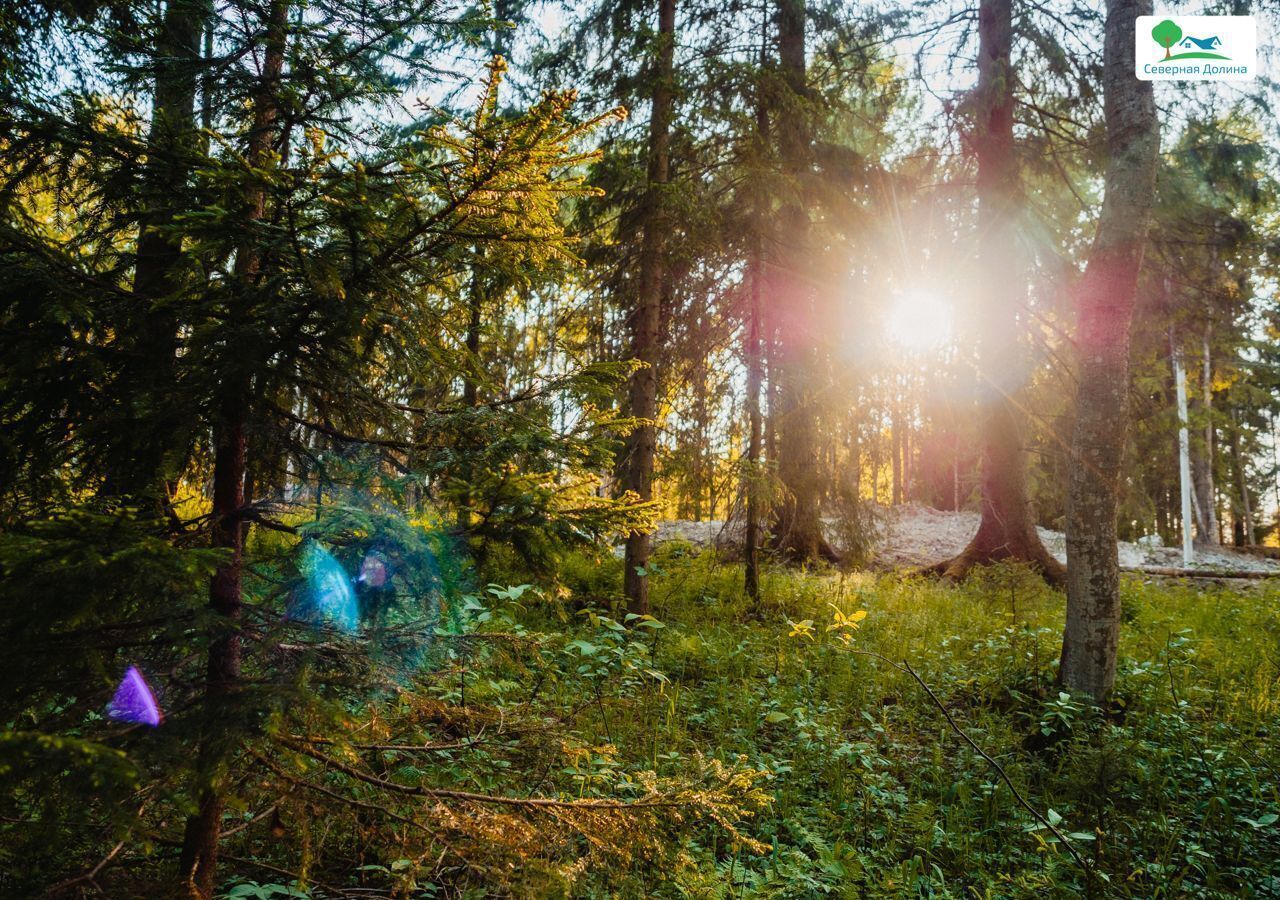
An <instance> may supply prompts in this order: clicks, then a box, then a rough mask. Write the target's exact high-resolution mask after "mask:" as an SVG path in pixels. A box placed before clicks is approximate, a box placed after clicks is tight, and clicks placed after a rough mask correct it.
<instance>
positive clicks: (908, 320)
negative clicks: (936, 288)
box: [885, 291, 952, 353]
mask: <svg viewBox="0 0 1280 900" xmlns="http://www.w3.org/2000/svg"><path fill="white" fill-rule="evenodd" d="M951 312H952V310H951V303H950V302H949V301H948V300H947V299H946V298H945V297H942V296H940V295H938V294H933V293H928V292H926V291H910V292H908V293H905V294H902V295H900V296H897V297H895V298H894V299H893V301H892V305H891V306H890V307H889V309H888V314H887V316H886V318H885V334H886V336H887V337H888V338H889V341H890V343H892V344H893V345H894V346H895V347H897V348H898V349H900V350H906V351H908V352H911V353H927V352H929V351H933V350H939V349H941V348H942V347H943V346H944V345H945V344H946V343H947V342H948V341H950V340H951Z"/></svg>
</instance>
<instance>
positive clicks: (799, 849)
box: [467, 512, 1280, 900]
mask: <svg viewBox="0 0 1280 900" xmlns="http://www.w3.org/2000/svg"><path fill="white" fill-rule="evenodd" d="M923 518H925V514H922V513H920V512H914V513H913V515H912V516H911V517H910V519H912V520H920V519H923ZM964 521H965V520H964V518H963V517H957V521H956V523H955V532H954V535H953V538H948V537H939V536H936V535H935V536H934V537H933V538H932V540H934V541H936V543H933V544H928V545H924V544H921V545H919V546H918V547H917V552H919V553H922V554H929V553H933V552H935V551H943V550H945V549H947V548H948V547H949V546H952V545H950V544H947V543H946V541H947V540H949V539H954V540H955V541H956V542H959V541H962V540H963V539H964V538H965V537H966V536H967V535H966V534H965V530H964V529H963V528H962V526H963V524H964ZM701 528H702V531H703V533H704V534H705V533H706V532H708V531H709V530H710V528H709V526H706V525H705V524H704V525H703V526H701ZM668 530H670V529H668ZM908 530H910V529H908ZM940 531H941V529H940ZM947 534H948V535H952V534H953V533H952V532H950V531H948V532H947ZM693 536H696V534H695V535H693ZM689 538H690V535H688V534H685V536H684V539H685V540H686V541H688V540H689ZM689 550H690V547H689V544H688V543H682V542H681V541H679V540H668V541H667V542H666V543H664V544H663V545H662V546H660V547H659V548H658V551H657V553H656V554H655V556H654V558H653V560H652V563H651V571H652V572H653V573H654V581H653V585H652V601H653V614H654V616H656V617H657V619H656V621H652V622H648V623H647V624H648V625H650V626H652V628H646V627H639V628H634V629H623V628H622V626H621V625H620V624H619V621H620V620H621V619H622V617H623V615H624V613H625V608H624V607H623V606H622V602H621V600H620V592H621V580H622V579H621V567H622V562H621V560H618V559H616V558H613V557H612V556H611V555H602V556H595V555H591V554H585V555H576V554H575V555H570V556H569V557H567V558H566V559H564V560H563V561H562V565H561V567H560V571H559V574H560V576H561V582H562V585H563V591H562V593H561V595H560V596H562V597H563V598H564V599H563V600H562V601H556V602H555V603H550V604H540V603H538V602H536V601H529V600H528V598H526V600H525V602H523V603H522V604H521V605H520V608H519V609H514V608H512V610H511V612H510V613H508V612H507V611H506V610H507V607H508V606H510V604H507V606H504V605H503V603H502V602H500V600H499V596H498V594H494V596H493V603H492V605H491V609H490V612H491V613H492V615H493V621H494V622H499V621H501V620H502V618H503V617H504V616H507V615H511V616H513V617H514V619H515V620H516V621H518V622H520V623H521V627H522V628H523V629H526V631H525V633H526V634H529V635H533V634H544V635H547V637H546V638H545V639H544V640H545V641H546V643H545V644H544V645H543V649H542V651H541V654H542V655H541V660H542V663H541V665H543V666H545V665H547V664H552V665H553V668H554V671H553V672H552V673H550V674H549V675H548V677H547V679H546V680H545V681H543V680H542V679H541V678H540V677H539V678H538V679H531V678H530V676H529V673H528V671H526V670H521V669H517V668H507V667H506V666H503V665H501V664H499V660H500V658H499V657H498V656H494V657H491V664H496V669H495V670H494V671H476V672H475V673H474V674H473V676H472V678H471V681H470V684H471V687H470V688H469V693H468V696H469V697H473V698H474V699H475V701H476V702H489V703H501V702H503V701H504V699H505V700H506V702H508V703H510V702H511V700H514V699H517V698H521V697H524V696H525V695H526V694H527V689H524V688H522V687H521V685H523V684H527V683H529V682H530V681H531V680H533V681H535V682H536V683H537V684H540V685H543V687H542V688H541V689H540V691H539V701H538V702H539V703H543V704H549V706H548V707H547V709H548V710H561V709H570V710H572V711H573V718H572V723H573V729H574V733H573V740H575V741H576V742H577V744H576V745H575V746H581V747H590V748H595V749H594V751H593V752H592V753H590V754H585V755H584V757H583V758H584V760H589V762H578V763H575V765H573V766H571V767H568V768H565V769H564V770H563V771H564V772H565V773H568V774H567V775H566V776H565V777H569V776H572V777H573V778H575V779H580V780H581V779H588V781H584V782H583V783H585V784H589V785H590V787H591V788H592V789H593V790H598V791H600V792H601V793H600V795H601V796H605V795H607V792H608V791H610V790H618V789H620V788H621V787H625V785H626V784H628V783H630V782H629V781H628V779H634V778H637V777H638V776H636V775H635V774H634V773H635V772H636V771H639V770H643V769H649V768H652V769H655V770H656V771H657V773H658V775H659V776H661V777H680V776H681V773H687V772H689V771H691V770H693V769H695V768H696V766H697V765H699V764H701V763H700V761H701V760H703V759H704V758H705V756H706V755H708V754H709V755H711V756H712V757H714V758H716V759H718V760H720V761H721V762H722V763H723V764H725V765H742V766H745V767H746V768H747V769H749V770H754V771H758V772H761V773H766V774H765V775H764V776H763V780H761V781H760V782H759V783H758V786H759V787H761V788H762V789H763V790H764V791H765V792H766V794H767V803H766V805H765V806H764V807H763V808H760V809H758V810H756V811H755V813H754V814H753V815H747V816H743V817H741V818H734V821H735V822H736V824H737V825H738V827H739V828H741V829H742V831H743V833H744V834H745V835H746V836H747V837H749V838H750V839H751V840H753V841H756V842H758V843H757V844H756V845H755V849H754V850H753V849H750V848H749V847H748V846H746V845H745V844H744V842H743V841H741V840H738V839H735V838H734V837H733V836H730V835H725V834H723V833H718V832H716V830H715V829H714V828H712V829H707V828H705V827H701V826H697V825H694V824H692V822H690V823H688V824H686V826H684V827H683V828H682V829H681V832H680V836H679V837H676V836H674V835H670V836H668V837H665V838H663V840H662V848H663V849H662V852H666V853H669V856H668V857H667V858H665V859H658V860H655V859H652V858H651V859H648V860H646V861H640V860H633V861H632V867H631V868H629V869H628V868H626V867H625V866H623V865H622V864H618V865H617V866H615V865H612V864H603V863H596V864H593V865H591V866H590V867H589V868H588V869H587V870H586V872H585V874H584V876H583V878H582V879H581V880H580V881H578V882H577V883H576V884H575V885H574V887H573V889H572V890H571V891H570V890H566V892H565V893H566V895H572V896H583V897H605V896H609V897H640V896H654V897H686V898H707V900H711V898H717V900H719V898H729V897H739V898H811V897H821V896H831V897H864V898H895V900H897V898H905V897H917V898H918V897H939V898H943V897H945V898H952V897H954V898H957V900H958V898H961V897H989V898H1032V897H1034V898H1044V897H1064V898H1065V897H1079V896H1085V895H1088V894H1092V895H1093V896H1097V897H1124V898H1151V897H1200V898H1226V897H1240V896H1250V897H1270V898H1280V867H1278V865H1280V793H1278V791H1280V781H1277V779H1276V771H1277V767H1280V756H1278V755H1277V754H1278V753H1280V744H1278V743H1277V742H1276V741H1275V740H1274V735H1275V734H1277V733H1280V730H1278V729H1280V719H1278V718H1277V716H1278V715H1280V693H1278V691H1280V674H1278V673H1280V670H1278V669H1277V666H1280V659H1277V657H1276V655H1275V651H1276V647H1277V643H1276V640H1277V636H1280V603H1278V602H1277V601H1278V600H1280V585H1278V584H1277V582H1276V581H1274V580H1271V579H1267V580H1263V581H1255V582H1238V583H1235V584H1231V585H1222V584H1204V583H1200V582H1193V581H1191V580H1164V579H1159V580H1157V579H1143V578H1139V577H1132V576H1129V577H1126V578H1125V579H1124V580H1123V587H1122V603H1123V609H1124V626H1123V629H1122V634H1121V646H1120V666H1119V681H1118V684H1117V689H1116V694H1115V698H1114V702H1113V704H1112V705H1111V707H1110V708H1109V709H1108V711H1107V712H1106V713H1102V712H1100V711H1098V710H1093V709H1091V708H1088V707H1087V706H1085V705H1082V704H1081V703H1079V702H1078V701H1076V700H1075V699H1073V698H1071V697H1070V696H1068V695H1066V694H1062V693H1060V692H1059V691H1058V689H1057V687H1056V683H1055V675H1056V665H1057V659H1058V654H1059V651H1060V648H1061V638H1062V619H1063V601H1062V595H1061V593H1060V592H1057V591H1054V590H1051V589H1049V588H1048V587H1046V586H1045V584H1044V583H1043V581H1041V580H1040V579H1039V578H1037V577H1036V576H1035V575H1034V574H1033V573H1031V572H1029V571H1027V570H1025V569H1022V568H1020V567H1009V566H996V567H992V568H990V569H984V570H982V571H980V572H977V573H975V574H974V575H973V576H972V577H971V578H969V579H968V580H967V581H965V582H964V583H962V584H959V585H949V584H944V583H940V582H934V581H927V580H921V579H918V578H912V577H905V578H904V577H902V576H900V575H898V574H892V573H875V572H854V573H841V572H838V571H837V570H833V569H827V568H825V567H818V568H816V569H814V570H812V571H807V572H799V571H796V570H794V569H786V568H782V567H769V568H767V569H766V571H765V573H764V578H763V581H762V586H761V587H762V597H763V600H762V604H761V605H760V606H759V607H757V608H754V609H753V608H752V606H751V604H750V602H749V601H748V600H747V599H746V598H745V597H744V596H743V593H742V587H741V585H742V568H741V566H740V565H738V564H734V563H726V562H725V561H724V557H723V556H722V555H721V554H718V553H691V552H689ZM898 552H902V548H901V547H899V548H898ZM902 559H904V561H905V560H906V559H907V558H906V557H902ZM914 559H915V558H912V561H914ZM494 574H498V573H494ZM511 575H512V577H519V574H518V573H515V572H513V573H511ZM499 577H501V575H499ZM491 593H492V592H491ZM560 602H563V603H564V604H565V607H564V608H563V609H560V610H558V608H557V603H560ZM605 610H609V611H610V612H609V615H612V616H613V617H614V618H612V619H610V618H607V617H606V614H605V612H604V611H605ZM566 629H567V633H563V634H561V633H560V632H562V631H564V630H566ZM561 642H563V650H561V651H559V652H557V650H556V649H555V648H557V647H559V646H561ZM907 665H909V666H910V668H911V670H912V671H914V672H915V673H918V674H919V676H920V678H921V679H922V680H923V682H924V683H926V684H928V685H929V686H930V690H931V691H932V692H933V695H932V696H936V698H937V702H938V703H939V704H941V706H942V707H943V708H945V710H946V711H947V714H948V715H949V716H950V717H951V718H952V719H953V720H954V722H955V723H956V726H957V727H958V728H960V729H962V730H963V731H964V732H965V734H966V735H968V736H969V737H970V738H972V739H973V740H974V741H975V742H976V743H977V744H978V745H979V746H981V747H982V748H983V750H984V751H985V752H986V753H988V754H990V757H991V758H993V759H995V760H997V761H999V763H1000V765H1001V767H1002V768H1003V769H1004V771H1005V772H1006V773H1007V775H1008V777H1009V778H1010V779H1011V780H1012V783H1013V784H1015V785H1016V786H1017V790H1018V791H1019V792H1020V793H1021V795H1022V796H1023V797H1025V798H1026V799H1027V801H1028V803H1030V804H1031V805H1032V806H1034V807H1035V808H1036V809H1037V810H1038V811H1039V812H1040V814H1042V815H1043V816H1045V817H1046V818H1047V819H1049V820H1050V821H1052V822H1053V823H1055V825H1056V826H1057V827H1058V829H1059V831H1060V832H1061V833H1062V834H1061V839H1060V836H1058V835H1055V834H1053V833H1051V832H1050V830H1049V829H1048V828H1047V827H1045V826H1044V824H1043V823H1042V822H1040V821H1038V820H1037V819H1036V818H1034V817H1033V816H1032V815H1031V814H1030V813H1028V812H1027V810H1026V809H1025V808H1024V807H1022V806H1021V805H1020V804H1019V803H1018V802H1017V800H1016V798H1015V797H1014V795H1013V794H1012V792H1011V791H1010V790H1009V789H1008V783H1006V782H1003V781H1002V779H1001V777H1000V776H999V774H998V773H997V772H996V771H995V769H994V768H993V767H992V766H991V765H990V763H989V762H988V761H987V760H986V759H984V758H982V757H981V756H980V755H979V754H978V753H976V752H971V749H970V747H969V746H967V745H966V744H965V742H964V741H963V740H962V739H961V738H960V737H959V736H958V735H957V734H955V733H954V732H953V731H951V729H950V728H949V726H948V724H947V722H946V720H944V718H943V716H942V714H941V713H940V712H939V708H938V707H937V706H935V705H934V702H933V701H932V700H931V695H930V693H928V692H927V691H926V690H925V689H924V688H922V687H921V685H920V684H919V683H917V682H915V681H914V680H913V677H912V675H911V674H910V673H909V672H908V670H907V669H906V668H905V666H907ZM472 690H474V693H471V691H472ZM522 691H523V693H522ZM593 696H594V697H595V700H596V702H594V703H591V702H590V698H591V697H593ZM519 708H522V707H519V706H518V705H517V706H515V707H512V710H515V709H519ZM542 714H544V715H545V714H560V715H562V714H563V713H542ZM478 764H479V763H478V762H477V766H478ZM520 765H521V764H520V763H519V761H518V757H517V760H516V761H514V762H513V764H512V767H511V768H508V769H504V770H502V774H501V778H502V779H503V780H504V781H506V780H510V779H515V782H514V783H515V784H517V785H523V784H524V782H523V781H521V780H520V779H521V778H523V777H524V776H523V775H521V774H520ZM527 768H528V769H529V770H530V771H531V772H532V773H533V774H532V775H531V776H530V777H533V778H535V779H537V778H540V777H542V772H543V770H542V769H540V768H537V767H534V766H532V765H528V766H527ZM467 771H468V777H470V778H475V777H477V776H476V772H477V771H481V770H480V769H478V768H475V767H473V768H469V769H468V770H467ZM561 789H568V788H567V786H566V785H561ZM588 795H589V794H588ZM1062 839H1065V840H1069V841H1070V842H1071V843H1072V845H1073V846H1074V848H1075V850H1076V851H1077V852H1078V853H1080V854H1081V856H1082V857H1083V858H1084V859H1085V860H1087V861H1088V866H1089V871H1088V872H1086V870H1085V869H1084V867H1083V866H1082V864H1081V863H1079V862H1078V861H1077V860H1075V859H1073V857H1072V856H1071V854H1070V853H1069V852H1067V851H1066V850H1065V848H1064V845H1063V843H1062ZM762 848H763V849H762ZM1091 880H1092V882H1093V883H1092V884H1090V881H1091ZM516 893H517V894H518V895H519V891H517V892H516ZM524 895H528V896H532V895H533V894H524Z"/></svg>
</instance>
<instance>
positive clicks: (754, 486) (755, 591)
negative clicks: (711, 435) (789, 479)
mask: <svg viewBox="0 0 1280 900" xmlns="http://www.w3.org/2000/svg"><path fill="white" fill-rule="evenodd" d="M761 268H762V262H761V260H760V252H759V249H757V251H756V258H755V259H753V260H752V261H751V270H750V274H749V277H750V279H751V283H750V285H749V290H750V306H749V307H748V309H747V328H746V348H745V354H744V355H745V356H746V362H747V429H748V436H747V523H746V534H745V549H744V563H745V575H744V587H745V589H746V592H747V598H748V599H749V600H751V602H752V603H759V601H760V518H761V516H760V512H761V510H760V506H761V497H760V487H761V485H760V478H761V474H762V473H761V471H760V450H761V444H762V443H763V440H762V435H763V427H764V423H763V417H762V416H761V412H760V388H761V384H762V382H763V381H764V365H763V360H762V358H761V347H760V294H761V285H760V270H761Z"/></svg>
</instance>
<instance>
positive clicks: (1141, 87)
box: [1059, 0, 1160, 701]
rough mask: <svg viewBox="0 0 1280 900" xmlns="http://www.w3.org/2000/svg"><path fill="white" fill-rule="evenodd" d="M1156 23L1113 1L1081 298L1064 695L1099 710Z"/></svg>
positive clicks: (1150, 183)
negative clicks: (1093, 230) (1137, 42)
mask: <svg viewBox="0 0 1280 900" xmlns="http://www.w3.org/2000/svg"><path fill="white" fill-rule="evenodd" d="M1150 13H1151V3H1150V0H1108V3H1107V24H1106V42H1105V50H1104V62H1103V88H1104V91H1105V96H1106V104H1105V105H1106V127H1107V150H1108V157H1109V158H1108V163H1107V175H1106V196H1105V199H1104V201H1103V205H1102V214H1101V217H1100V218H1099V220H1098V231H1097V234H1096V235H1095V237H1094V243H1093V248H1092V249H1091V251H1090V253H1089V263H1088V267H1087V268H1086V270H1085V274H1084V277H1083V279H1082V280H1081V282H1080V285H1079V287H1078V293H1077V296H1078V312H1077V315H1078V317H1079V319H1078V323H1077V329H1076V342H1077V345H1078V348H1079V366H1078V369H1079V371H1078V375H1077V377H1078V382H1077V388H1076V423H1075V431H1074V433H1073V435H1072V441H1071V468H1070V476H1069V479H1068V487H1067V563H1068V580H1067V623H1066V630H1065V631H1064V633H1063V640H1062V663H1061V666H1060V668H1059V678H1060V679H1061V681H1062V684H1063V686H1064V687H1066V688H1067V689H1068V690H1071V691H1076V692H1079V693H1083V694H1087V695H1089V696H1090V697H1092V698H1094V699H1095V700H1098V701H1101V700H1103V699H1105V698H1106V696H1107V695H1108V694H1109V693H1110V691H1111V687H1112V685H1113V684H1114V683H1115V675H1116V646H1117V642H1118V640H1119V635H1120V560H1119V555H1118V551H1117V547H1116V539H1117V538H1116V505H1117V498H1118V494H1119V486H1120V485H1119V480H1120V467H1121V462H1122V459H1123V455H1124V445H1125V432H1126V430H1127V425H1128V416H1129V409H1128V396H1129V328H1130V325H1131V323H1132V320H1133V309H1134V304H1135V300H1136V297H1137V287H1138V271H1139V269H1140V268H1141V266H1142V255H1143V251H1144V249H1145V245H1146V237H1147V227H1148V223H1149V219H1150V214H1151V209H1152V206H1153V204H1154V195H1155V180H1156V166H1157V160H1158V156H1159V152H1160V126H1159V122H1158V121H1157V119H1156V105H1155V98H1154V95H1153V93H1152V85H1151V82H1149V81H1139V80H1137V79H1136V78H1134V76H1133V54H1134V25H1135V19H1136V17H1137V16H1141V15H1150Z"/></svg>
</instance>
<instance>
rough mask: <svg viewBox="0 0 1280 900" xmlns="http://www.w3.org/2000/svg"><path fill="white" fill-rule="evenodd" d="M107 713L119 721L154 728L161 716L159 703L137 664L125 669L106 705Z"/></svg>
mask: <svg viewBox="0 0 1280 900" xmlns="http://www.w3.org/2000/svg"><path fill="white" fill-rule="evenodd" d="M107 715H108V716H109V717H111V718H112V719H115V720H116V721H119V722H132V723H134V724H135V725H150V726H151V727H152V728H155V727H156V726H158V725H159V724H160V721H161V719H162V718H163V716H162V715H161V713H160V704H158V703H156V695H155V694H154V693H152V691H151V685H149V684H147V680H146V679H145V678H143V677H142V673H141V672H139V671H138V667H137V666H130V667H129V668H128V669H127V670H125V673H124V678H122V679H121V680H120V686H119V687H118V688H116V695H115V696H114V697H112V698H111V703H110V704H108V706H107Z"/></svg>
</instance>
